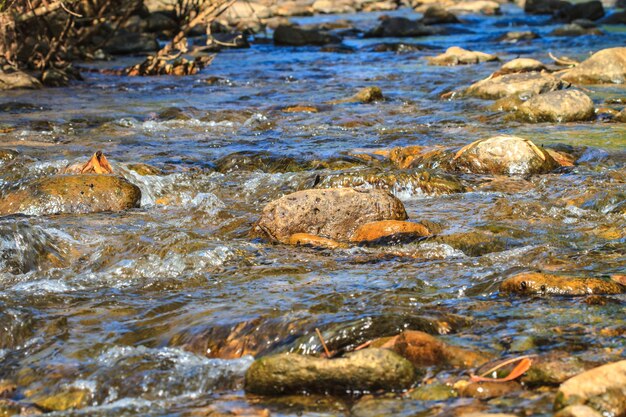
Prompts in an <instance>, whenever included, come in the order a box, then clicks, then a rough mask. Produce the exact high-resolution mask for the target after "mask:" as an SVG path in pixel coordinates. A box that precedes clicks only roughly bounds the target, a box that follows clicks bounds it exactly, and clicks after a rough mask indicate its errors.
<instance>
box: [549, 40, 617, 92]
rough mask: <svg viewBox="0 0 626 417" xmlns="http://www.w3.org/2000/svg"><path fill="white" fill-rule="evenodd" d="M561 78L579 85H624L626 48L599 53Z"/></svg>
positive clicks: (609, 49)
mask: <svg viewBox="0 0 626 417" xmlns="http://www.w3.org/2000/svg"><path fill="white" fill-rule="evenodd" d="M561 78H562V79H563V80H565V81H568V82H571V83H579V84H611V83H615V84H623V83H625V82H626V47H619V48H608V49H603V50H601V51H598V52H596V53H595V54H593V55H591V57H589V58H588V59H586V60H585V61H583V62H581V63H580V64H579V65H577V66H575V67H574V68H572V69H571V70H569V71H567V72H566V73H564V74H563V75H562V76H561Z"/></svg>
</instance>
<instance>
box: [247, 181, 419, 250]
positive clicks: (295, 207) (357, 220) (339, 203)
mask: <svg viewBox="0 0 626 417" xmlns="http://www.w3.org/2000/svg"><path fill="white" fill-rule="evenodd" d="M406 218H407V214H406V211H405V210H404V205H403V204H402V202H401V201H400V200H398V199H397V198H396V197H394V196H393V195H392V194H390V193H388V192H386V191H383V190H355V189H352V188H330V189H314V190H303V191H297V192H295V193H292V194H288V195H286V196H284V197H282V198H279V199H278V200H275V201H272V202H271V203H269V204H268V205H267V206H265V208H264V209H263V213H262V215H261V218H260V219H259V221H258V222H257V224H256V225H255V230H257V231H259V232H261V233H262V234H263V235H265V236H267V237H269V238H270V239H272V240H275V241H278V242H282V243H289V239H290V237H291V235H293V234H296V233H309V234H313V235H316V236H321V237H326V238H329V239H333V240H340V241H341V240H343V241H346V240H348V239H349V238H350V237H351V236H352V234H353V233H354V231H355V230H356V229H357V228H358V227H359V226H361V225H363V224H365V223H369V222H373V221H379V220H406Z"/></svg>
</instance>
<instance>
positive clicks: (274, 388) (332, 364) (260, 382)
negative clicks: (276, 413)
mask: <svg viewBox="0 0 626 417" xmlns="http://www.w3.org/2000/svg"><path fill="white" fill-rule="evenodd" d="M415 378H416V372H415V368H414V367H413V365H411V363H410V362H409V361H407V360H406V359H404V358H402V357H401V356H399V355H398V354H397V353H394V352H392V351H390V350H386V349H363V350H360V351H357V352H353V353H349V354H347V355H346V356H344V357H342V358H338V359H324V358H317V357H313V356H303V355H299V354H289V353H283V354H278V355H273V356H266V357H264V358H261V359H258V360H256V361H255V362H254V363H253V364H252V366H251V367H250V369H248V372H246V378H245V390H246V392H249V393H253V394H261V395H280V394H293V393H303V392H306V393H329V392H330V393H336V394H342V393H343V394H346V393H349V392H355V391H356V392H363V391H370V392H371V391H378V390H385V391H395V390H403V389H407V388H409V387H410V386H411V385H412V384H413V382H414V380H415Z"/></svg>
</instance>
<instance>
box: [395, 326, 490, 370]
mask: <svg viewBox="0 0 626 417" xmlns="http://www.w3.org/2000/svg"><path fill="white" fill-rule="evenodd" d="M392 349H393V351H394V352H397V353H398V354H399V355H401V356H403V357H405V358H406V359H408V360H409V361H410V362H411V363H412V364H413V365H415V367H417V368H420V367H423V366H441V367H445V366H452V367H460V368H469V367H475V366H479V365H481V364H483V363H485V362H487V360H488V358H487V357H486V356H485V355H483V354H481V353H477V352H474V351H470V350H466V349H463V348H460V347H457V346H454V345H450V344H447V343H444V342H443V341H441V340H440V339H438V338H436V337H434V336H431V335H429V334H428V333H424V332H420V331H415V330H406V331H404V332H402V333H401V334H400V335H398V337H397V339H396V341H395V343H394V345H393V348H392Z"/></svg>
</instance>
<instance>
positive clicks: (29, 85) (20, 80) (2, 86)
mask: <svg viewBox="0 0 626 417" xmlns="http://www.w3.org/2000/svg"><path fill="white" fill-rule="evenodd" d="M18 88H24V89H36V88H41V83H40V82H39V80H38V79H37V78H35V77H32V76H30V75H28V74H26V73H25V72H22V71H14V72H2V71H0V90H15V89H18Z"/></svg>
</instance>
